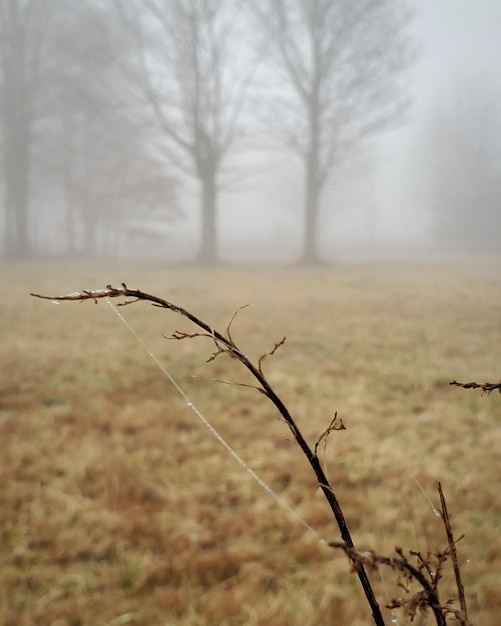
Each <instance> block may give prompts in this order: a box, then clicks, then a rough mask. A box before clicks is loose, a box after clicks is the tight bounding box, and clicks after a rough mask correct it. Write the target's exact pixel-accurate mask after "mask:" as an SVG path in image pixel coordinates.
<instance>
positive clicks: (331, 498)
mask: <svg viewBox="0 0 501 626" xmlns="http://www.w3.org/2000/svg"><path fill="white" fill-rule="evenodd" d="M31 295H32V296H35V297H37V298H43V299H46V300H53V301H57V302H59V301H64V300H80V301H82V300H94V302H97V301H98V298H116V297H124V296H125V297H129V298H135V300H132V301H130V302H124V303H122V304H121V306H123V305H125V304H132V303H133V302H137V301H138V300H146V301H148V302H152V303H153V304H154V305H155V306H158V307H161V308H164V309H168V310H170V311H173V312H174V313H178V314H179V315H182V316H183V317H185V318H187V319H189V320H190V321H191V322H192V323H193V324H195V325H196V326H198V327H199V328H201V329H202V330H204V331H205V333H204V335H203V336H207V337H210V338H212V339H213V340H214V342H215V344H216V348H217V351H216V353H215V355H213V358H215V356H217V355H218V354H220V353H226V354H228V355H229V356H231V357H233V358H236V359H238V360H239V361H240V362H241V363H242V364H243V365H244V366H245V367H246V368H247V369H248V370H249V371H250V372H251V374H252V375H253V376H254V378H255V379H256V380H257V381H258V383H259V385H260V386H259V387H257V389H258V390H259V391H260V392H261V393H263V394H264V395H265V396H267V397H268V398H269V399H270V400H271V402H273V404H274V405H275V407H276V408H277V410H278V411H279V413H280V415H281V416H282V417H283V419H284V420H285V422H286V423H287V425H288V426H289V428H290V429H291V431H292V433H293V435H294V438H295V439H296V441H297V443H298V445H299V447H300V448H301V450H302V451H303V453H304V455H305V456H306V458H307V459H308V462H309V463H310V465H311V467H312V469H313V471H314V472H315V476H316V477H317V481H318V485H319V486H320V488H321V489H322V491H323V493H324V496H325V498H326V499H327V501H328V503H329V505H330V508H331V510H332V512H333V514H334V517H335V518H336V522H337V525H338V527H339V531H340V533H341V538H342V540H343V542H344V544H343V545H344V546H345V547H346V551H347V553H348V554H351V553H353V554H356V552H355V547H354V544H353V540H352V538H351V534H350V531H349V529H348V525H347V523H346V520H345V517H344V514H343V511H342V510H341V507H340V505H339V502H338V499H337V497H336V495H335V493H334V490H333V489H332V487H331V486H330V484H329V481H328V479H327V476H326V475H325V473H324V471H323V469H322V466H321V464H320V460H319V458H318V456H317V455H316V454H315V453H314V452H313V451H312V449H311V448H310V446H309V445H308V443H307V442H306V440H305V438H304V437H303V434H302V433H301V431H300V430H299V428H298V427H297V425H296V423H295V421H294V420H293V418H292V416H291V415H290V413H289V411H288V409H287V407H286V406H285V404H284V403H283V402H282V400H281V399H280V398H279V397H278V395H277V394H276V393H275V391H274V390H273V389H272V388H271V386H270V384H269V383H268V381H267V379H266V377H265V376H264V374H263V371H262V369H261V364H262V361H263V357H262V358H261V359H260V360H259V364H258V366H257V367H256V366H255V365H254V364H253V363H252V362H251V361H250V360H249V358H248V357H247V356H246V355H245V354H244V353H243V352H242V351H241V350H240V349H239V348H238V347H237V346H236V344H235V343H234V342H233V340H232V339H231V335H229V333H228V337H225V336H224V335H222V334H221V333H219V332H217V331H216V330H214V329H213V328H211V327H210V326H209V325H208V324H206V323H205V322H203V321H202V320H200V319H198V318H197V317H195V316H194V315H193V314H192V313H190V312H189V311H187V310H186V309H183V308H182V307H180V306H177V305H175V304H172V303H171V302H168V301H167V300H164V299H162V298H158V297H157V296H153V295H150V294H147V293H144V292H142V291H139V290H138V289H128V288H127V286H126V285H125V283H122V287H119V288H117V287H112V286H111V285H108V286H107V287H106V289H96V290H85V291H82V292H74V293H71V294H68V295H66V296H55V297H54V296H43V295H40V294H34V293H32V294H31ZM230 324H231V322H230ZM198 335H199V334H198ZM193 336H197V334H195V335H193ZM185 337H190V335H187V334H183V333H180V334H179V333H178V334H175V335H174V338H180V339H181V338H185ZM282 342H283V340H282ZM282 342H279V344H277V345H276V346H275V348H274V349H273V350H272V352H271V353H270V354H272V353H273V352H274V351H275V350H276V349H277V348H278V346H279V345H281V343H282ZM354 562H355V561H354ZM356 571H357V575H358V578H359V580H360V583H361V585H362V588H363V590H364V593H365V596H366V598H367V602H368V603H369V606H370V608H371V611H372V617H373V620H374V623H375V624H376V626H385V622H384V619H383V616H382V614H381V609H380V607H379V604H378V602H377V600H376V597H375V595H374V591H373V589H372V586H371V584H370V581H369V578H368V576H367V572H366V570H365V568H364V566H363V564H361V563H360V564H359V563H357V567H356Z"/></svg>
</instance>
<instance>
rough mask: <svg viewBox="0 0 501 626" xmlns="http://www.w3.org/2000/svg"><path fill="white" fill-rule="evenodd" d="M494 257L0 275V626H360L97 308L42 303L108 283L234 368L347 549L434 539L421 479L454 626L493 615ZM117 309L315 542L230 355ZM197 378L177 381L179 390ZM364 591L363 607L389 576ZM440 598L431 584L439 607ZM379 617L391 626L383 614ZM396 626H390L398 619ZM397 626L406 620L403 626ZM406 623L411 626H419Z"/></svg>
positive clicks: (306, 548) (279, 520)
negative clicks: (199, 330)
mask: <svg viewBox="0 0 501 626" xmlns="http://www.w3.org/2000/svg"><path fill="white" fill-rule="evenodd" d="M500 277H501V260H500V259H495V260H490V261H485V262H480V261H478V262H475V263H473V262H466V261H464V262H457V263H454V264H453V263H436V264H433V263H428V264H423V265H412V264H389V263H388V264H383V263H381V264H376V265H372V266H371V265H369V264H359V265H357V264H351V265H338V266H335V267H332V268H320V269H317V270H313V269H300V268H262V269H260V270H256V269H254V270H250V269H246V268H240V269H230V268H216V269H213V270H207V271H204V270H200V269H196V268H194V267H180V268H175V267H171V268H163V267H162V266H161V265H160V264H136V265H134V264H132V263H130V262H128V263H126V264H123V265H122V264H119V263H115V264H114V265H109V266H106V265H104V264H102V265H101V266H99V265H98V264H91V263H87V264H79V265H78V264H72V263H55V262H40V263H26V264H7V263H3V264H2V266H1V267H0V289H1V294H2V297H1V301H0V342H1V343H0V345H1V351H0V366H1V369H0V372H1V373H0V441H1V444H2V454H1V456H0V472H1V488H0V533H1V534H0V536H1V543H0V559H1V561H0V625H1V626H32V625H37V626H40V625H49V624H51V625H53V626H77V625H78V626H84V625H85V626H95V625H110V626H111V625H112V624H134V625H137V624H142V625H166V624H179V625H181V626H202V625H203V626H209V625H210V626H216V625H217V626H225V625H226V626H233V625H235V626H236V625H249V626H251V625H252V626H258V625H259V626H272V625H273V626H314V625H315V626H317V625H327V624H329V625H349V626H359V625H362V624H364V625H365V624H370V623H371V616H370V611H369V609H368V606H367V604H366V602H365V598H364V597H363V595H362V590H361V588H360V585H359V583H358V580H357V579H356V577H355V575H354V574H353V573H352V572H351V571H350V565H349V563H348V562H347V560H346V557H345V556H344V555H343V554H340V553H338V552H336V551H334V550H333V549H332V548H328V547H326V546H325V545H322V544H321V543H319V541H318V538H317V537H316V536H315V535H314V534H313V533H310V532H308V531H307V530H305V528H304V527H303V526H301V525H300V524H299V523H298V522H297V521H296V520H295V519H294V518H293V517H291V516H290V514H289V513H288V512H287V511H286V510H284V509H282V508H280V507H279V506H278V505H277V504H276V503H275V502H274V500H273V499H272V498H271V497H270V496H269V495H268V494H267V493H266V492H265V491H263V490H262V489H261V487H259V485H258V484H257V483H256V482H254V481H253V479H252V478H251V477H250V475H249V474H248V473H246V472H245V471H244V470H243V469H242V468H241V467H240V466H239V465H238V464H237V463H236V462H235V460H234V459H233V458H232V457H231V456H230V455H229V454H228V453H227V452H226V451H225V450H224V448H223V447H222V446H221V444H220V443H219V442H218V441H217V440H215V439H214V438H213V437H212V436H211V434H210V433H209V431H208V430H207V429H206V428H205V427H204V426H203V424H201V422H200V421H199V420H198V419H197V417H196V415H195V414H194V413H193V412H192V410H191V409H190V407H189V406H187V403H186V400H185V399H183V398H182V397H181V396H180V395H179V394H178V392H177V391H176V389H175V388H174V387H173V386H172V385H171V384H170V383H169V381H168V380H167V379H166V377H165V376H164V375H163V374H162V372H161V371H160V369H159V368H158V367H157V366H156V365H155V363H154V362H153V360H152V359H151V358H150V357H149V355H148V354H147V352H146V351H145V350H144V348H143V347H142V346H141V345H140V344H139V343H138V342H137V341H136V339H135V338H134V337H133V336H132V334H131V333H129V332H128V330H127V328H126V326H125V325H124V324H122V323H121V322H120V320H119V319H118V317H117V316H116V315H115V314H114V312H113V310H112V309H111V307H109V306H108V305H107V304H106V303H105V302H104V301H103V302H100V304H99V305H94V304H93V303H92V302H86V303H83V304H78V303H62V304H59V305H53V304H51V303H50V302H47V301H42V300H37V299H34V298H31V297H30V296H29V293H30V292H38V293H46V294H49V295H59V294H61V293H67V292H73V291H76V290H81V289H85V288H100V287H104V286H105V285H106V284H108V283H110V282H111V283H117V284H119V283H120V282H122V281H125V282H126V283H127V284H128V286H130V287H133V288H139V289H142V290H143V291H147V292H149V293H153V294H155V295H158V296H160V297H163V298H166V299H168V300H171V301H173V302H175V303H176V304H179V305H181V306H184V307H186V308H188V309H189V310H190V311H192V312H193V313H194V314H196V315H198V316H199V317H201V318H202V319H203V320H205V321H206V322H208V323H209V324H211V325H213V326H214V327H216V328H217V329H219V330H221V331H224V330H225V328H226V326H227V324H228V321H229V320H230V318H231V316H232V314H233V313H234V311H235V310H236V309H237V308H238V307H240V306H242V305H245V304H250V305H251V307H250V308H247V309H245V310H243V311H241V312H240V313H239V315H238V316H237V318H236V320H235V321H234V323H233V326H232V335H233V338H234V340H235V341H236V343H237V344H239V345H240V347H241V348H242V349H243V350H244V351H245V352H246V353H247V354H248V355H249V356H251V357H252V358H254V359H256V360H257V359H258V358H259V356H260V355H261V354H262V353H264V352H267V351H269V350H270V349H271V348H272V347H273V345H274V344H275V342H276V341H278V340H280V339H281V338H282V337H283V336H284V335H286V336H287V341H286V343H285V345H284V346H283V347H281V348H280V350H279V351H277V353H276V354H275V355H274V356H273V357H271V358H270V359H269V360H267V361H266V363H265V366H264V367H265V373H266V374H267V376H268V378H269V380H270V382H271V383H272V385H273V386H274V388H275V390H276V391H277V392H278V394H279V395H280V396H281V398H282V400H284V401H285V403H286V405H287V406H288V407H289V409H290V411H291V413H292V414H293V416H294V418H295V419H296V421H297V423H298V425H299V426H300V428H301V429H302V430H303V432H304V434H305V436H306V438H307V439H308V441H309V442H310V444H311V445H314V443H315V441H316V440H317V439H318V437H319V435H320V434H321V433H322V432H323V431H324V430H325V428H326V427H327V426H328V424H329V422H330V420H331V418H332V416H333V414H334V412H335V411H336V410H337V411H338V413H339V416H340V417H341V418H342V420H343V422H344V424H345V425H346V427H347V430H345V431H343V432H335V433H333V434H332V435H331V437H330V438H329V440H328V442H327V446H326V448H325V450H323V448H322V460H323V463H324V464H325V467H326V471H327V474H328V476H329V478H330V480H331V483H332V485H333V486H334V489H335V491H336V494H337V496H338V498H339V500H340V502H341V506H342V508H343V510H344V512H345V515H346V517H347V520H348V523H349V526H350V530H351V532H352V535H353V538H354V541H355V543H356V545H357V547H359V548H360V549H374V550H376V551H378V552H380V553H387V554H393V553H394V548H395V546H400V547H402V548H404V549H405V550H409V549H411V550H420V551H421V552H422V553H423V554H426V552H427V551H436V550H439V549H442V548H444V547H445V546H446V538H445V534H444V529H443V526H442V522H441V520H440V519H439V518H437V517H436V516H435V515H434V513H433V511H432V507H431V506H430V503H429V502H428V501H427V499H426V498H425V496H424V495H423V492H422V490H424V492H425V493H426V494H427V495H428V497H429V498H430V499H431V500H432V501H433V504H434V505H435V506H438V498H437V494H436V489H435V482H436V480H440V481H441V482H442V485H443V488H444V491H445V494H446V498H447V503H448V507H449V512H450V514H451V518H452V524H453V528H454V531H455V534H456V536H457V537H459V536H460V535H461V534H464V535H465V537H464V539H462V540H461V541H460V543H459V544H458V552H459V558H460V562H461V567H462V574H463V578H464V584H465V589H466V599H467V602H468V608H469V614H470V619H471V621H472V622H473V623H474V624H477V625H478V626H480V625H482V626H498V625H499V615H500V614H501V591H500V589H501V496H500V490H499V472H500V462H501V398H500V397H499V395H498V394H497V393H493V394H492V395H490V396H485V395H484V396H482V395H481V393H480V392H478V391H473V390H463V389H458V388H454V387H450V386H449V384H448V383H449V381H451V380H453V379H457V380H461V381H469V380H478V382H485V381H490V382H498V380H499V377H500V362H499V346H500V344H501V278H500ZM122 312H123V313H124V315H125V316H126V317H127V319H128V321H129V322H130V324H131V325H132V327H133V328H134V329H135V331H136V332H137V333H138V334H139V335H140V337H141V339H142V340H143V341H144V342H146V344H147V345H148V346H149V348H150V349H151V350H152V351H153V352H154V354H155V355H156V356H157V357H158V358H159V359H161V360H162V362H163V363H164V364H165V366H166V367H167V368H168V370H169V371H170V373H171V374H172V375H173V376H174V378H175V379H176V380H177V382H178V383H179V384H180V385H181V386H182V387H183V389H184V390H185V391H186V393H188V394H189V396H190V398H191V400H192V401H193V402H194V403H195V404H196V406H197V407H198V408H199V409H200V411H202V413H203V414H204V415H205V416H206V417H207V418H208V419H209V420H210V421H211V422H212V424H213V425H214V426H215V427H216V428H217V429H218V430H219V431H220V433H221V434H222V435H223V436H224V437H225V438H226V439H227V440H228V441H229V442H230V443H231V445H232V446H233V447H234V448H235V450H236V451H237V452H238V453H239V454H240V455H241V456H242V458H243V459H244V460H245V461H246V462H248V464H249V465H250V466H251V467H252V469H254V470H255V471H257V472H258V473H259V475H260V476H261V477H262V478H263V479H264V480H265V481H266V482H267V483H268V484H269V485H270V486H271V487H272V488H273V489H274V490H276V491H277V492H278V493H280V495H281V496H282V497H283V498H284V499H285V500H286V501H287V502H288V503H289V504H290V505H291V506H292V507H293V508H294V509H295V510H296V511H297V512H298V513H299V514H300V516H301V517H303V518H304V519H305V520H306V521H307V522H308V523H309V524H311V525H312V526H313V527H314V528H315V529H316V530H317V531H318V533H319V534H320V536H321V537H323V538H325V539H327V540H328V541H330V540H338V539H339V534H338V530H337V527H336V524H335V522H334V520H333V518H332V516H331V514H330V511H329V508H328V506H327V503H326V502H325V501H324V498H323V496H322V495H321V493H319V488H318V486H317V485H316V483H315V477H314V475H313V473H312V471H311V469H310V468H309V466H308V465H307V462H306V460H305V459H304V457H303V456H302V454H301V452H300V450H299V449H298V447H297V445H296V444H295V442H294V440H293V439H292V437H291V433H290V430H289V429H288V427H287V426H286V425H285V424H284V423H283V421H281V419H280V417H279V415H278V414H277V413H276V412H275V410H274V408H273V406H272V405H271V404H270V403H269V402H268V401H267V400H266V398H264V397H263V396H262V395H260V394H259V393H257V392H256V391H253V390H251V389H246V388H243V387H238V386H228V385H223V384H219V383H217V382H213V381H210V380H208V379H209V378H217V379H225V380H232V381H235V382H243V383H249V382H251V381H250V379H249V377H248V376H247V374H246V373H245V372H244V371H243V370H242V369H241V366H240V364H239V363H237V362H235V361H234V360H231V359H229V358H227V357H226V356H220V357H218V358H217V359H216V360H215V361H214V362H212V363H206V359H207V358H208V357H209V356H210V354H211V352H212V351H213V345H211V343H210V342H209V341H208V340H206V339H193V340H186V341H182V342H175V341H167V340H166V339H164V338H163V337H162V335H169V334H171V333H172V332H174V331H175V330H188V329H190V327H189V326H188V325H187V323H186V321H185V320H183V319H181V318H179V317H177V316H176V315H174V314H173V313H169V312H166V311H163V310H160V309H158V308H153V307H151V306H149V305H148V304H146V303H136V304H134V305H131V306H129V307H126V308H125V309H122ZM194 374H195V375H196V376H197V377H196V378H195V377H193V375H194ZM383 574H384V581H385V584H384V585H383V583H382V582H381V580H380V577H379V575H378V574H377V573H375V574H371V580H373V582H374V587H375V589H376V591H377V594H378V599H379V601H380V603H381V604H382V605H384V604H386V603H387V598H386V593H385V586H386V587H387V589H388V594H389V596H390V597H393V596H402V595H403V590H402V589H401V588H398V587H397V586H396V582H397V574H396V573H394V572H392V571H391V570H387V569H386V570H383ZM454 594H455V587H454V585H453V582H452V577H448V576H446V577H445V579H444V581H443V586H442V600H443V602H445V601H446V600H447V599H448V597H449V595H454ZM384 614H385V616H387V619H388V624H389V623H390V620H391V617H392V616H391V614H390V612H389V611H388V610H386V609H384ZM396 615H397V617H398V623H399V624H401V625H402V624H406V623H408V618H406V617H405V616H404V615H403V614H402V613H397V614H396ZM406 620H407V621H406ZM432 623H434V622H433V619H432V616H431V615H429V616H428V617H427V618H424V617H420V616H418V617H417V618H416V619H415V620H414V624H432Z"/></svg>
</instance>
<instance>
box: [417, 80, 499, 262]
mask: <svg viewBox="0 0 501 626" xmlns="http://www.w3.org/2000/svg"><path fill="white" fill-rule="evenodd" d="M450 93H451V94H452V97H451V99H450V102H449V103H448V104H442V105H441V106H440V107H436V108H435V109H434V110H433V111H431V112H430V116H429V119H428V126H427V128H426V129H425V130H424V132H423V133H421V136H420V141H421V151H420V157H421V159H420V161H421V163H422V164H423V165H424V171H421V172H420V176H419V188H420V193H421V195H423V194H425V197H424V201H425V202H426V205H427V206H428V207H429V208H430V209H431V211H432V213H433V217H434V225H435V237H436V240H437V242H438V243H439V245H440V247H441V249H443V250H445V251H447V252H466V253H478V252H481V253H487V254H496V253H499V252H501V237H500V232H501V208H500V206H501V205H500V203H501V148H500V144H501V114H500V113H499V108H498V101H499V95H498V94H496V93H493V91H492V89H491V87H490V86H489V85H488V84H486V83H484V82H483V81H482V80H476V81H473V82H472V81H465V82H461V83H457V84H456V85H453V86H452V88H451V90H450Z"/></svg>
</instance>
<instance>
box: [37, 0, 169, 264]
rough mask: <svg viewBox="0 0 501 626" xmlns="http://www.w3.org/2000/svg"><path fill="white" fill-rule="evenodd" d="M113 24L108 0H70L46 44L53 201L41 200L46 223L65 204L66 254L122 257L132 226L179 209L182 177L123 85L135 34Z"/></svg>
mask: <svg viewBox="0 0 501 626" xmlns="http://www.w3.org/2000/svg"><path fill="white" fill-rule="evenodd" d="M113 18H116V14H115V12H114V11H113V5H110V4H109V3H103V2H101V1H100V0H89V1H88V2H86V3H82V4H75V5H71V6H70V5H67V4H65V3H62V4H60V5H59V8H58V11H57V12H55V15H54V19H53V26H54V27H53V28H52V31H51V33H50V37H49V41H48V46H47V47H48V49H49V50H50V52H51V53H52V54H51V55H50V59H49V60H48V62H47V64H46V65H47V67H46V71H45V74H44V83H43V86H42V87H41V90H40V91H41V93H40V99H41V105H40V106H39V112H38V116H37V127H38V132H37V136H36V139H37V141H36V143H35V145H34V150H33V161H34V163H33V165H34V176H36V177H37V181H40V183H43V185H42V184H41V185H39V186H40V187H41V186H43V187H44V188H50V190H51V191H50V199H51V202H49V203H47V202H45V203H40V205H41V206H42V209H41V213H43V214H44V215H43V217H44V221H45V222H47V220H48V219H52V220H53V221H54V222H55V221H56V216H55V215H50V214H49V212H50V210H51V209H52V208H54V206H55V207H56V208H57V207H61V208H62V219H61V218H60V219H59V226H58V236H57V241H58V250H59V251H63V250H64V245H66V250H65V251H66V252H67V253H68V254H73V253H75V252H83V253H85V254H88V255H91V254H95V253H96V252H98V253H100V254H109V253H113V252H114V251H116V250H117V248H118V243H119V240H120V237H121V234H122V233H123V232H124V231H125V230H126V229H127V222H129V221H131V220H136V219H143V220H144V219H152V220H154V222H155V223H157V224H158V223H160V222H162V223H163V222H167V221H169V220H170V221H171V220H172V218H173V217H174V216H175V214H177V212H178V211H177V205H176V203H175V198H174V196H175V193H174V192H175V188H176V181H175V179H174V178H173V176H172V174H171V173H170V172H169V171H168V168H167V167H166V165H165V159H164V160H159V159H157V158H154V157H153V155H152V154H151V150H150V149H149V143H150V141H151V136H150V134H149V133H148V132H147V129H146V128H145V126H144V123H143V121H142V120H139V119H138V118H137V116H136V115H135V114H134V107H135V106H137V104H138V100H137V98H134V97H133V94H131V90H130V86H129V85H128V83H127V82H126V81H125V80H124V71H125V69H126V68H127V66H128V63H129V61H130V55H129V54H128V47H129V46H130V40H129V35H128V33H126V32H124V30H123V28H121V25H120V24H118V23H117V21H116V19H113ZM49 61H50V62H49ZM46 205H48V206H46ZM61 208H60V209H59V212H61ZM55 212H56V211H52V213H55Z"/></svg>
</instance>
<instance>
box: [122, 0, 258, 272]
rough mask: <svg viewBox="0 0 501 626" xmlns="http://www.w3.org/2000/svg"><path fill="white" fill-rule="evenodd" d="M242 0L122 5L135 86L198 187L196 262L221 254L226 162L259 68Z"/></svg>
mask: <svg viewBox="0 0 501 626" xmlns="http://www.w3.org/2000/svg"><path fill="white" fill-rule="evenodd" d="M243 4H244V2H243V1H242V0H139V3H138V4H137V6H136V12H135V13H134V14H133V13H132V12H130V7H131V6H132V5H129V7H128V8H129V12H128V14H127V9H126V7H125V6H124V5H122V4H120V5H119V6H120V11H121V13H122V16H125V17H126V18H127V19H128V23H129V26H130V28H131V31H132V32H134V36H135V41H136V48H137V52H138V61H139V72H138V79H139V80H138V85H139V86H140V88H141V89H142V91H143V93H144V94H145V96H146V99H147V101H148V103H149V105H150V106H151V109H152V111H153V113H154V116H155V120H156V124H157V127H158V128H159V129H160V131H161V134H162V140H163V141H162V146H161V150H162V151H163V152H164V153H165V154H166V155H167V156H168V157H169V158H170V160H171V162H172V163H174V164H175V165H176V166H177V167H178V168H179V169H181V170H182V171H183V172H185V173H188V174H190V175H194V176H195V178H196V179H197V181H198V182H199V184H200V188H201V220H202V236H201V246H200V251H199V260H201V261H204V262H209V263H210V262H214V261H216V260H217V199H218V191H219V184H220V176H221V171H222V165H223V162H224V159H225V157H226V156H227V155H228V152H229V151H230V149H231V148H232V147H233V145H234V143H235V140H236V139H237V138H238V136H239V131H240V122H241V116H242V108H243V104H244V101H245V97H246V94H247V90H248V87H249V84H250V81H251V78H252V75H253V72H254V69H255V63H254V61H253V59H252V55H251V52H250V51H249V50H245V49H244V48H243V46H242V38H241V20H240V17H241V15H242V13H243Z"/></svg>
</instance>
